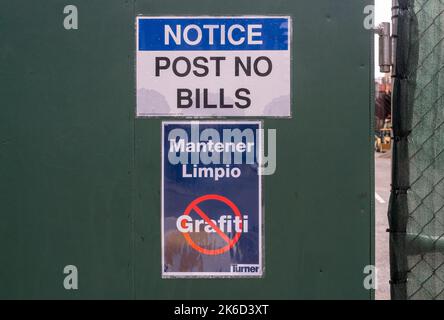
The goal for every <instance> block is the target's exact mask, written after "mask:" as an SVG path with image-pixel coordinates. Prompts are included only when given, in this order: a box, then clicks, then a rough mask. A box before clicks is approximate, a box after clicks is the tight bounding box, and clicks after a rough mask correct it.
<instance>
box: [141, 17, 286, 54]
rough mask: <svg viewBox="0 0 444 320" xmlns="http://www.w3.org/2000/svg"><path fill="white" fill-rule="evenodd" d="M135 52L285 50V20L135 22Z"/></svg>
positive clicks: (271, 18) (238, 18) (224, 19)
mask: <svg viewBox="0 0 444 320" xmlns="http://www.w3.org/2000/svg"><path fill="white" fill-rule="evenodd" d="M138 30H139V31H138V35H137V37H138V47H139V51H202V50H224V51H226V50H233V51H238V50H288V39H289V34H288V32H289V18H285V17H284V18H282V17H276V18H273V17H270V18H248V17H235V18H207V17H206V18H194V17H190V18H186V17H182V18H147V17H140V18H139V19H138Z"/></svg>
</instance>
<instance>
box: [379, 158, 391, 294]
mask: <svg viewBox="0 0 444 320" xmlns="http://www.w3.org/2000/svg"><path fill="white" fill-rule="evenodd" d="M390 176H391V158H390V157H389V155H388V154H381V153H375V216H376V217H375V218H376V219H375V226H376V231H375V246H376V248H375V259H376V269H377V276H378V282H377V290H376V299H378V300H387V299H390V285H389V280H390V264H389V236H388V233H387V232H386V230H387V229H388V222H387V209H388V200H389V197H390V182H391V181H390V179H391V178H390Z"/></svg>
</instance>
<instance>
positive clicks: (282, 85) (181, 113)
mask: <svg viewBox="0 0 444 320" xmlns="http://www.w3.org/2000/svg"><path fill="white" fill-rule="evenodd" d="M290 26H291V19H290V17H276V16H270V17H263V16H260V17H252V16H248V17H240V16H236V17H138V18H137V21H136V27H137V55H136V60H137V62H136V72H137V116H138V117H162V116H165V117H171V116H177V117H290V116H291V111H290V110H291V107H290V104H291V94H290V93H291V83H290V80H291V79H290V78H291V76H290V74H291V72H290V66H291V54H290V47H291V45H290V39H291V35H290V33H291V27H290Z"/></svg>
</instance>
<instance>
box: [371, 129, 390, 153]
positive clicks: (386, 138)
mask: <svg viewBox="0 0 444 320" xmlns="http://www.w3.org/2000/svg"><path fill="white" fill-rule="evenodd" d="M391 147H392V129H390V128H382V129H380V130H379V132H377V133H376V134H375V150H376V152H386V151H389V150H390V149H391Z"/></svg>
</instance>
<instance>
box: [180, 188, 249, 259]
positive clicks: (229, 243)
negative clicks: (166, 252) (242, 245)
mask: <svg viewBox="0 0 444 320" xmlns="http://www.w3.org/2000/svg"><path fill="white" fill-rule="evenodd" d="M207 200H217V201H221V202H223V203H225V204H226V205H228V206H229V207H230V208H231V210H233V213H234V214H235V215H236V216H238V217H240V218H242V215H241V213H240V211H239V208H238V207H237V206H236V205H235V204H234V203H233V202H232V201H231V200H230V199H228V198H226V197H223V196H220V195H217V194H207V195H205V196H201V197H199V198H197V199H195V200H193V201H192V202H191V203H190V204H189V205H188V206H187V208H186V209H185V211H184V213H183V214H184V215H187V216H188V215H190V213H191V211H193V210H194V211H196V212H197V213H198V214H199V215H200V216H201V217H202V218H204V217H203V216H202V214H203V215H204V216H205V217H207V216H206V215H205V213H204V212H203V211H202V210H200V208H199V207H198V206H197V205H198V204H200V203H202V202H204V201H207ZM204 220H206V221H207V223H208V222H209V221H208V219H205V218H204ZM209 224H210V223H209ZM210 226H211V227H212V228H213V229H214V230H215V231H216V233H217V234H219V236H221V237H222V238H223V239H224V240H225V241H226V242H227V245H226V246H223V247H222V248H218V249H206V248H202V247H201V246H199V245H198V244H196V243H195V242H194V240H193V239H192V238H191V236H190V235H189V233H182V234H183V236H184V237H185V240H186V241H187V242H188V244H189V245H190V246H191V247H192V248H193V249H195V250H197V251H199V252H201V253H203V254H207V255H219V254H222V253H224V252H227V251H228V250H230V249H231V248H233V247H234V245H235V244H236V243H237V242H238V241H239V238H240V236H241V233H240V232H236V234H235V236H234V237H233V238H229V237H228V236H227V235H225V233H223V232H222V231H221V230H220V229H219V228H218V227H217V226H215V225H214V224H213V225H211V224H210ZM240 228H241V229H242V220H241V223H240Z"/></svg>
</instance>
